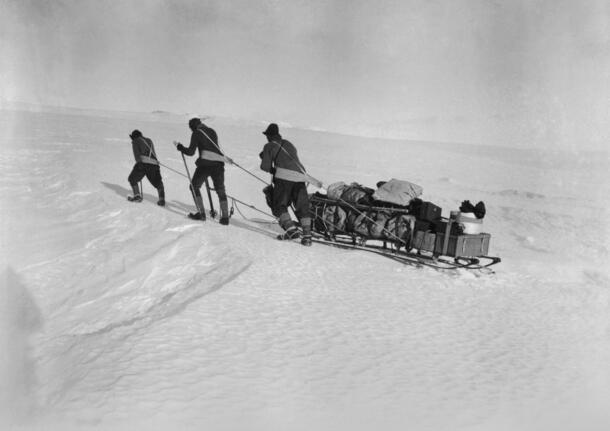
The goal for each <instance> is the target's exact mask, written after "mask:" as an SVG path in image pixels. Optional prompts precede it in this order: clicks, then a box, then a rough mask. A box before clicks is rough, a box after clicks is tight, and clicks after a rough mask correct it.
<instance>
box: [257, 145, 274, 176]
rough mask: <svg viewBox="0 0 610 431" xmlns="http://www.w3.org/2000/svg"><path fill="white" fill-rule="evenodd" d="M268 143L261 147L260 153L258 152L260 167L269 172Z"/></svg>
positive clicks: (269, 156)
mask: <svg viewBox="0 0 610 431" xmlns="http://www.w3.org/2000/svg"><path fill="white" fill-rule="evenodd" d="M270 147H271V145H270V144H266V145H265V146H264V147H263V151H261V153H260V154H259V157H260V158H261V169H262V170H263V171H265V172H271V168H272V166H271V163H272V160H271V151H270Z"/></svg>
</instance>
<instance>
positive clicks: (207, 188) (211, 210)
mask: <svg viewBox="0 0 610 431" xmlns="http://www.w3.org/2000/svg"><path fill="white" fill-rule="evenodd" d="M203 181H204V182H205V189H206V191H207V192H208V200H209V201H210V216H211V217H212V218H214V217H216V211H215V210H214V203H213V202H212V193H210V184H209V183H208V177H205V178H204V179H203Z"/></svg>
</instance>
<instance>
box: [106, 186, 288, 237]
mask: <svg viewBox="0 0 610 431" xmlns="http://www.w3.org/2000/svg"><path fill="white" fill-rule="evenodd" d="M101 183H102V184H103V185H104V186H105V187H108V188H109V189H110V190H112V191H113V192H115V193H116V194H117V195H119V196H121V197H122V198H124V199H127V196H129V195H130V194H131V193H132V191H131V190H130V189H128V188H126V187H123V186H120V185H118V184H112V183H107V182H104V181H101ZM151 188H153V187H152V186H151ZM153 189H154V188H153ZM143 198H144V200H145V201H147V202H150V203H152V204H154V205H156V204H157V196H155V195H152V194H147V193H144V195H143ZM161 208H164V209H166V210H167V211H171V212H173V213H174V214H178V215H180V216H183V217H184V216H185V215H186V214H187V213H189V212H195V211H197V210H196V208H195V205H194V204H193V205H187V204H185V203H184V202H180V201H176V200H172V201H171V205H170V203H168V202H167V201H166V203H165V206H164V207H161ZM206 212H208V211H206ZM254 223H261V221H256V220H255V221H254ZM264 224H267V222H264ZM231 225H233V226H235V227H237V228H240V229H245V230H249V231H251V232H256V233H259V234H262V235H265V236H267V237H269V238H275V237H276V236H277V232H274V231H271V230H269V229H264V228H260V227H257V226H252V225H251V224H248V223H245V222H242V221H240V220H234V219H232V220H231Z"/></svg>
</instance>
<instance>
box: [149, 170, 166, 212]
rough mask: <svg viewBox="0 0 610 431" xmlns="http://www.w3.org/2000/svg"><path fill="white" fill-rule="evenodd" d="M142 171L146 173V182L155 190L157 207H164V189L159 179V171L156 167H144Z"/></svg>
mask: <svg viewBox="0 0 610 431" xmlns="http://www.w3.org/2000/svg"><path fill="white" fill-rule="evenodd" d="M144 169H145V171H146V178H148V181H150V183H151V184H152V185H153V187H154V188H156V189H157V193H158V194H159V200H158V201H157V205H160V206H164V205H165V188H164V187H163V178H161V169H160V168H159V166H157V165H146V166H145V168H144Z"/></svg>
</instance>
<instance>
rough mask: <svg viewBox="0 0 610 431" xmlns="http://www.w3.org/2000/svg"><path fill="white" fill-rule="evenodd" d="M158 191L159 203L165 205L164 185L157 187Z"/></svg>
mask: <svg viewBox="0 0 610 431" xmlns="http://www.w3.org/2000/svg"><path fill="white" fill-rule="evenodd" d="M157 192H158V193H159V200H158V201H157V205H159V206H161V207H164V206H165V188H163V185H161V187H159V188H158V189H157Z"/></svg>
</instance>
